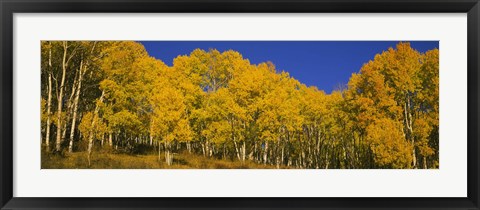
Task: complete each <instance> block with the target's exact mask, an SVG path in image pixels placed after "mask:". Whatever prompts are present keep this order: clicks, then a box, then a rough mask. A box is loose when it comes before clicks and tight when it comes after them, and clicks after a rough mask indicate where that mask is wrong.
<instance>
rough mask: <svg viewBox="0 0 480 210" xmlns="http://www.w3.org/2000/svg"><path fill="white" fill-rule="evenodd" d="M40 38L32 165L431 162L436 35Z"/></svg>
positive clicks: (428, 165)
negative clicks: (36, 159) (36, 144)
mask: <svg viewBox="0 0 480 210" xmlns="http://www.w3.org/2000/svg"><path fill="white" fill-rule="evenodd" d="M40 42H41V43H40V45H41V47H40V49H41V55H40V56H41V63H40V68H41V93H40V94H41V101H40V104H38V105H36V106H37V107H38V106H40V107H41V111H40V112H41V116H38V117H40V121H41V133H40V134H41V136H40V141H41V144H40V145H41V148H39V149H40V150H41V153H40V154H41V169H317V170H319V169H323V170H324V169H439V168H440V161H439V152H440V151H439V79H440V77H439V41H438V40H426V41H413V40H391V41H390V40H389V41H322V40H313V41H310V40H308V41H307V40H302V41H277V40H275V41H273V40H272V41H265V40H261V41H241V40H239V41H237V40H233V41H230V40H229V41H193V40H192V41H190V40H189V41H165V40H158V41H156V40H148V41H147V40H125V41H118V40H112V41H105V40H102V41H95V40H42V41H40ZM442 105H443V104H442ZM33 120H38V118H37V117H34V118H33ZM37 122H38V121H37ZM442 122H443V121H442ZM37 132H38V131H37ZM37 141H38V140H37ZM442 148H443V147H442ZM37 151H38V150H37Z"/></svg>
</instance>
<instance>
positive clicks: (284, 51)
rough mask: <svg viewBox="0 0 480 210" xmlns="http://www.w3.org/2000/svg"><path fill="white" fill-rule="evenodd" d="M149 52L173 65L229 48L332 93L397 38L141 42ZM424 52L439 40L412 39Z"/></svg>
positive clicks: (392, 44)
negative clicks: (178, 60)
mask: <svg viewBox="0 0 480 210" xmlns="http://www.w3.org/2000/svg"><path fill="white" fill-rule="evenodd" d="M140 43H142V44H143V45H144V46H145V48H146V50H147V52H148V53H149V54H150V55H151V56H153V57H155V58H157V59H160V60H162V61H163V62H165V63H166V64H167V65H169V66H171V65H172V62H173V59H174V58H175V57H177V56H178V55H189V54H190V52H192V51H193V50H194V49H196V48H201V49H204V50H208V49H210V48H212V49H217V50H219V51H220V52H222V51H226V50H229V49H232V50H235V51H238V52H240V53H241V54H242V55H243V57H244V58H246V59H249V60H250V62H251V63H253V64H258V63H261V62H265V61H271V62H273V63H274V64H275V66H276V68H277V69H278V70H284V71H287V72H289V73H290V75H291V76H292V77H294V78H295V79H297V80H299V81H300V82H302V83H304V84H306V85H308V86H312V85H313V86H317V87H318V88H319V89H321V90H324V91H325V92H327V93H330V92H331V91H332V90H334V89H336V88H337V87H338V86H339V85H342V84H347V83H348V80H349V78H350V76H351V75H352V73H354V72H359V70H360V68H361V67H362V65H363V64H364V63H366V62H368V61H369V60H372V59H373V57H374V56H375V54H377V53H381V52H382V51H385V50H387V49H388V48H389V47H395V45H396V44H397V43H398V41H141V42H140ZM410 44H411V46H412V47H413V48H415V49H417V50H418V51H420V52H425V51H428V50H431V49H434V48H438V47H439V46H438V44H439V43H438V41H410Z"/></svg>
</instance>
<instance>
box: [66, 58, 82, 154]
mask: <svg viewBox="0 0 480 210" xmlns="http://www.w3.org/2000/svg"><path fill="white" fill-rule="evenodd" d="M82 68H83V60H82V61H80V68H79V71H80V72H79V76H78V82H77V84H78V86H77V90H76V93H75V99H74V101H73V116H72V128H71V129H70V142H69V144H68V152H72V150H73V137H74V136H75V124H76V122H77V111H78V101H79V99H80V90H81V88H82V80H83V74H84V71H82Z"/></svg>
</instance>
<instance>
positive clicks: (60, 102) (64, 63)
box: [55, 41, 68, 152]
mask: <svg viewBox="0 0 480 210" xmlns="http://www.w3.org/2000/svg"><path fill="white" fill-rule="evenodd" d="M67 50H68V45H67V42H66V41H64V42H63V59H62V80H61V83H60V92H59V94H58V103H57V104H58V106H57V139H56V141H55V142H56V145H55V150H56V151H57V152H58V151H60V143H61V138H62V125H63V124H62V107H63V106H62V105H63V88H64V85H65V77H66V74H67Z"/></svg>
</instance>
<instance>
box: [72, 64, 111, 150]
mask: <svg viewBox="0 0 480 210" xmlns="http://www.w3.org/2000/svg"><path fill="white" fill-rule="evenodd" d="M82 68H83V59H82V61H80V68H79V71H80V72H79V75H78V82H77V85H78V86H77V88H76V89H77V90H76V93H75V99H74V101H73V116H72V127H71V129H70V142H69V144H68V152H72V150H73V137H74V136H75V124H76V122H77V111H78V101H79V99H80V90H81V88H82V80H83V74H84V72H85V71H82ZM110 137H111V136H110Z"/></svg>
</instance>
